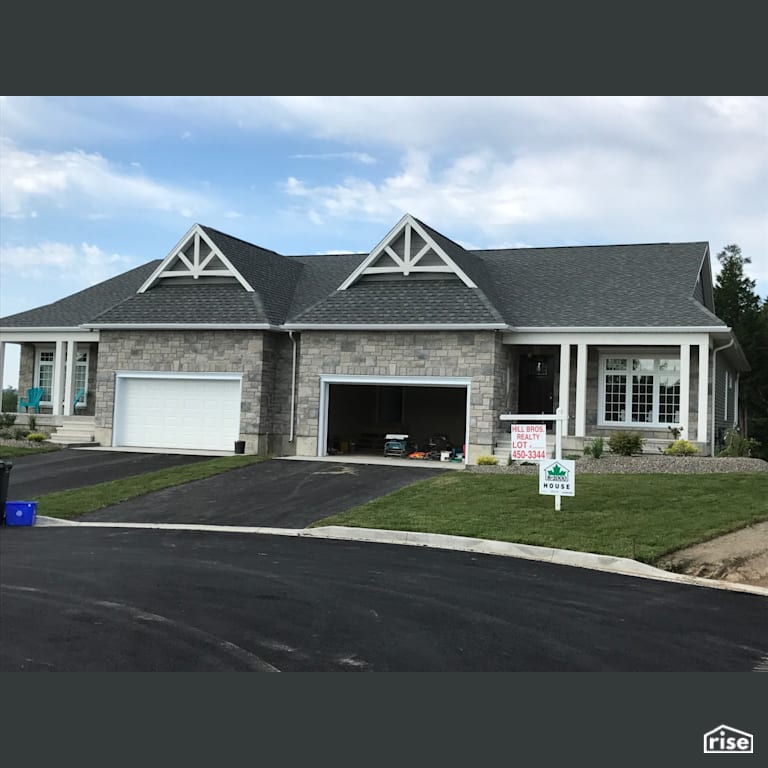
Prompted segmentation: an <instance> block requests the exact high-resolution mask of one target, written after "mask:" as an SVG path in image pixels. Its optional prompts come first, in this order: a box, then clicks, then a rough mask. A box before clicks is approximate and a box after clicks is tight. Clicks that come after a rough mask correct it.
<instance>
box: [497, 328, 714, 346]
mask: <svg viewBox="0 0 768 768" xmlns="http://www.w3.org/2000/svg"><path fill="white" fill-rule="evenodd" d="M724 330H725V329H723V328H718V329H717V331H718V332H720V333H722V332H723V331H724ZM710 332H712V329H709V332H708V331H707V329H703V328H675V329H659V328H654V329H653V330H651V329H647V328H645V329H630V328H626V329H617V328H614V329H589V330H587V329H584V330H581V331H579V330H575V329H563V330H557V329H538V330H536V331H513V332H511V333H505V334H504V338H503V340H502V341H503V343H504V344H552V345H559V344H589V345H600V344H613V345H615V344H619V345H625V346H648V345H653V344H656V345H661V346H669V345H677V344H680V342H681V341H685V342H688V343H690V344H699V343H701V341H702V340H703V339H706V338H708V337H709V334H710Z"/></svg>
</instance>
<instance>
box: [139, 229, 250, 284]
mask: <svg viewBox="0 0 768 768" xmlns="http://www.w3.org/2000/svg"><path fill="white" fill-rule="evenodd" d="M196 234H197V235H199V236H200V237H201V238H202V239H203V240H205V242H206V243H207V245H208V247H209V248H210V249H211V251H212V252H213V253H214V254H216V256H217V257H218V258H219V259H220V260H221V262H222V264H224V265H225V266H226V267H227V269H229V270H231V272H232V277H234V278H235V279H236V280H237V281H238V282H239V283H240V285H242V286H243V288H245V290H246V291H248V292H249V293H254V290H253V287H252V286H251V285H250V284H249V283H248V281H247V280H246V279H245V278H244V277H243V276H242V275H241V274H240V272H239V271H238V270H237V269H235V267H234V266H233V265H232V263H231V262H230V261H229V259H228V258H227V257H226V256H225V255H224V254H223V253H222V252H221V250H220V249H219V248H218V247H217V246H216V245H214V243H213V241H212V240H211V239H210V238H209V237H208V235H206V234H205V232H204V231H203V228H202V227H201V226H200V225H199V224H193V225H192V226H191V227H190V228H189V229H188V230H187V232H186V234H185V235H184V236H183V237H182V238H181V240H179V242H178V243H176V245H174V246H173V248H172V249H171V250H170V251H169V252H168V254H167V255H166V256H165V258H164V259H163V260H162V261H161V262H160V264H159V265H158V267H157V269H155V271H154V272H153V273H152V274H151V275H150V276H149V277H148V278H147V279H146V280H145V281H144V283H143V284H142V286H141V288H139V290H138V291H136V293H144V292H145V291H147V290H148V289H149V288H151V287H152V286H153V285H154V284H155V283H156V282H157V280H158V278H159V277H160V275H162V274H163V272H165V268H166V267H167V266H168V264H169V263H170V262H171V261H173V259H175V258H176V254H177V253H178V252H179V250H181V247H182V246H183V245H184V244H185V243H186V242H187V241H188V240H189V239H190V238H191V237H193V236H194V235H196ZM185 277H188V275H185Z"/></svg>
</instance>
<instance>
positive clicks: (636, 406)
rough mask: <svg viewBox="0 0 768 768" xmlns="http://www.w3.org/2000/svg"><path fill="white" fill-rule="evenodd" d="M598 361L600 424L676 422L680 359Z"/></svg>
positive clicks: (653, 358) (616, 358)
mask: <svg viewBox="0 0 768 768" xmlns="http://www.w3.org/2000/svg"><path fill="white" fill-rule="evenodd" d="M600 362H601V367H600V418H599V419H598V422H599V423H600V424H607V425H609V424H617V425H618V424H627V425H629V424H640V425H648V426H651V425H659V424H664V425H666V424H677V423H679V421H680V360H678V359H674V358H655V357H618V356H617V357H614V356H610V357H608V356H605V357H603V358H601V361H600Z"/></svg>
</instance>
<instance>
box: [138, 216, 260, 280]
mask: <svg viewBox="0 0 768 768" xmlns="http://www.w3.org/2000/svg"><path fill="white" fill-rule="evenodd" d="M190 241H191V242H192V243H193V249H194V251H193V256H192V261H190V260H189V258H188V257H187V256H186V254H185V253H184V251H185V250H187V249H188V246H189V245H190ZM201 241H203V242H204V243H205V244H206V245H207V246H208V247H209V248H210V249H211V251H210V253H209V254H208V255H207V256H205V257H204V258H202V259H201V258H200V242H201ZM214 257H215V258H217V259H218V260H219V261H220V262H221V263H222V264H223V265H224V269H208V265H209V264H210V262H211V261H212V260H213V258H214ZM177 259H178V260H179V261H181V262H182V264H184V265H185V266H186V267H187V268H186V269H182V270H178V269H175V270H171V269H169V267H170V265H171V264H173V263H174V262H175V261H176V260H177ZM174 277H192V278H194V279H195V280H197V279H198V278H200V277H234V278H235V280H237V282H238V283H240V285H242V286H243V288H245V290H246V291H248V292H250V293H253V292H254V290H253V288H252V287H251V285H250V284H249V283H248V281H247V280H246V279H245V278H244V277H243V276H242V275H241V274H240V272H238V270H237V269H235V267H234V266H233V265H232V263H231V262H230V260H229V259H228V258H227V257H226V256H225V255H224V254H223V253H222V252H221V251H220V250H219V249H218V248H217V247H216V245H214V243H213V241H212V240H211V239H210V237H208V235H206V234H205V232H204V231H203V228H202V227H201V226H200V225H199V224H194V225H193V226H192V227H191V228H190V229H189V231H188V232H187V233H186V234H185V235H184V237H182V238H181V240H179V242H178V243H176V245H175V246H174V247H173V248H172V249H171V251H170V253H169V254H168V255H167V256H166V257H165V258H164V259H163V260H162V262H161V263H160V265H159V266H158V267H157V269H156V270H155V271H154V272H153V273H152V274H151V275H150V276H149V277H148V278H147V280H146V281H145V282H144V284H143V285H142V286H141V288H139V290H138V291H137V293H144V292H145V291H147V290H149V289H150V288H151V287H152V286H153V285H156V284H157V283H158V281H160V280H163V279H165V278H174Z"/></svg>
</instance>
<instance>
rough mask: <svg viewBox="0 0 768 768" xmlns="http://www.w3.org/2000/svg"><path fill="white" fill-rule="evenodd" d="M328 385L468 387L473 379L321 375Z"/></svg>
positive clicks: (321, 379)
mask: <svg viewBox="0 0 768 768" xmlns="http://www.w3.org/2000/svg"><path fill="white" fill-rule="evenodd" d="M320 381H321V382H324V383H326V384H381V385H391V386H401V387H468V386H469V385H470V384H471V383H472V379H471V378H469V377H467V376H376V375H360V376H356V375H354V374H336V373H329V374H323V373H321V374H320Z"/></svg>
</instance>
